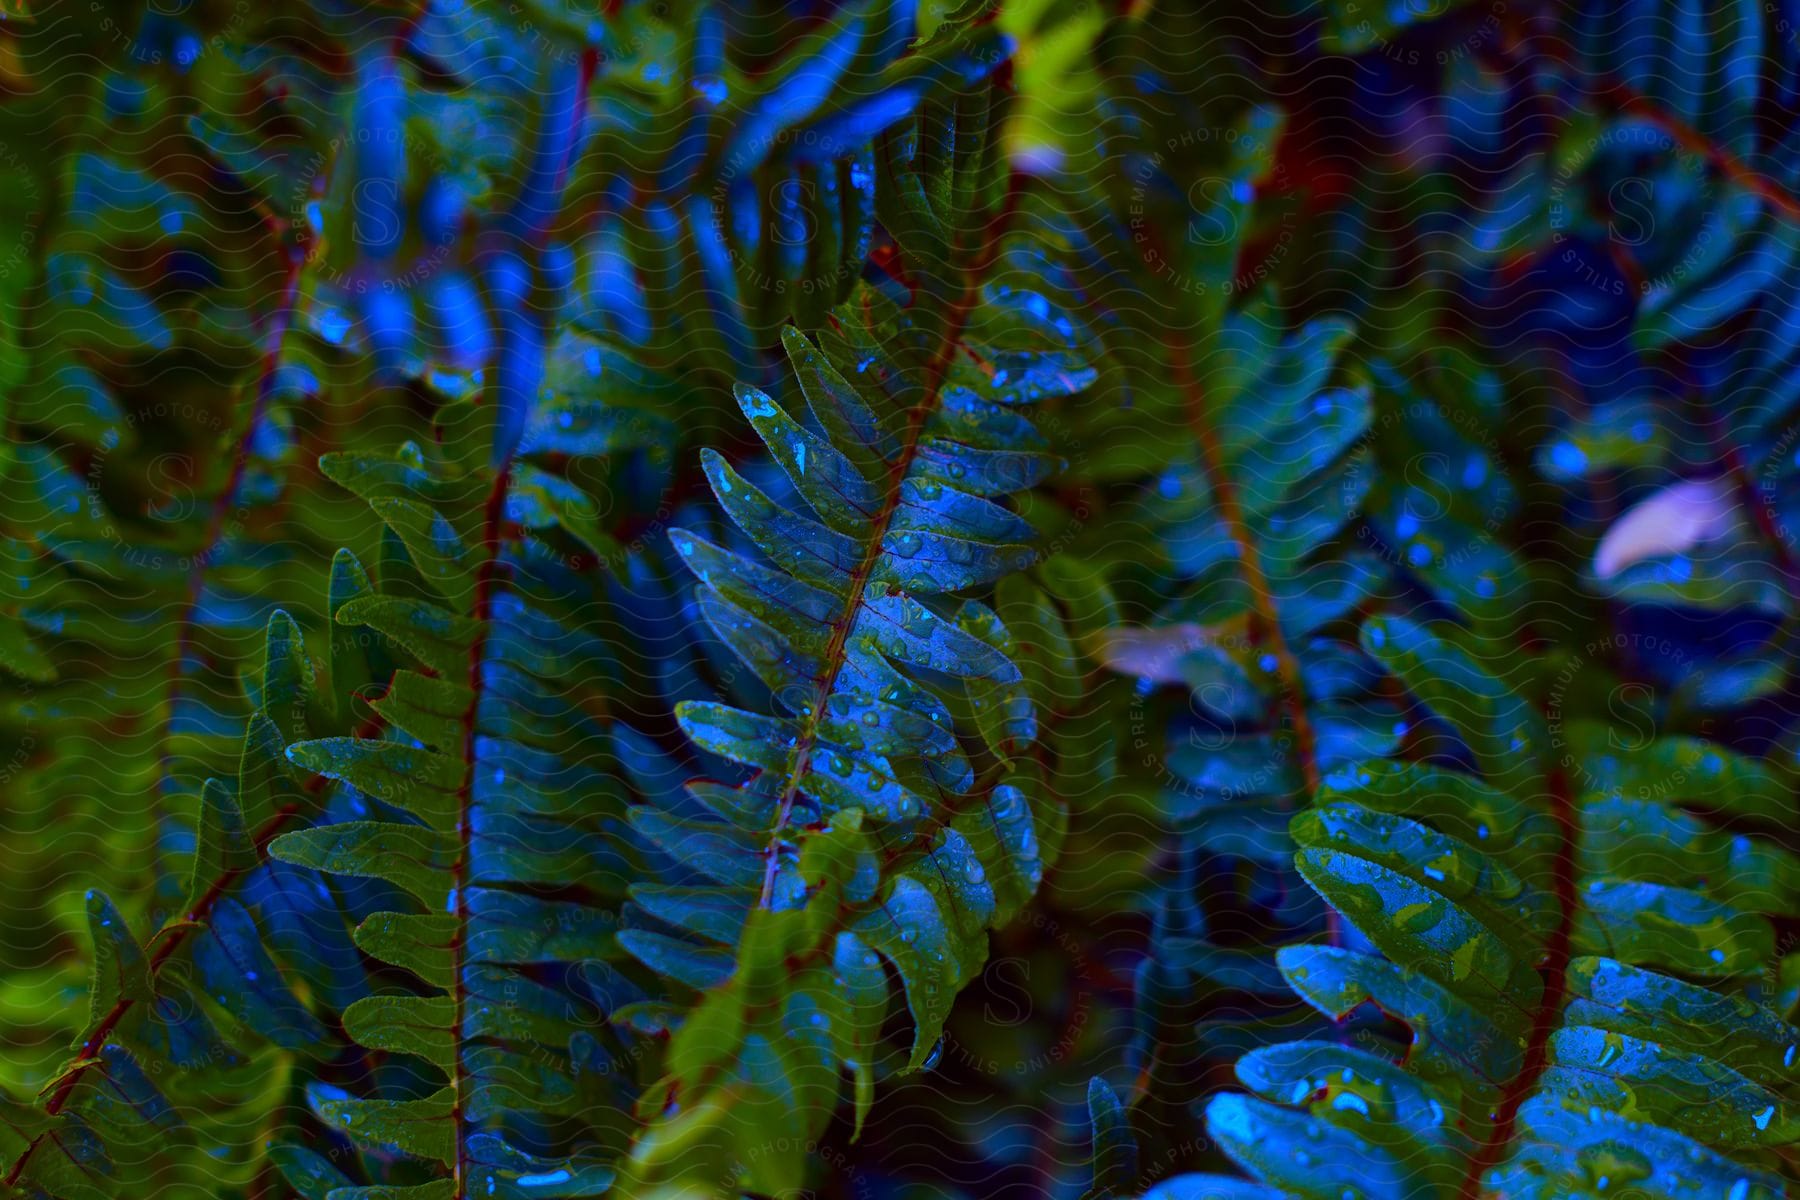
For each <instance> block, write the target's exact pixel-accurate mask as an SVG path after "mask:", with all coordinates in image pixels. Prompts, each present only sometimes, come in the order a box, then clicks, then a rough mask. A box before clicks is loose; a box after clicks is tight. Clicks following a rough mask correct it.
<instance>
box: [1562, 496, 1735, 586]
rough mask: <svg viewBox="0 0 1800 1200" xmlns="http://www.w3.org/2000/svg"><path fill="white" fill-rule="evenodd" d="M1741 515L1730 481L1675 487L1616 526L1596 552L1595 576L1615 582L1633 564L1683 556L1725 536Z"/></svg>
mask: <svg viewBox="0 0 1800 1200" xmlns="http://www.w3.org/2000/svg"><path fill="white" fill-rule="evenodd" d="M1736 512H1737V499H1736V496H1735V495H1734V494H1733V490H1732V486H1731V480H1729V479H1725V478H1718V479H1683V480H1681V481H1680V482H1679V483H1672V484H1670V485H1669V486H1668V487H1666V488H1664V489H1662V491H1660V492H1657V493H1656V494H1655V495H1654V496H1651V497H1650V498H1649V499H1647V500H1645V501H1644V502H1643V503H1641V504H1638V505H1636V506H1634V507H1633V508H1632V509H1631V511H1629V512H1627V513H1626V514H1625V515H1624V516H1622V517H1620V518H1619V519H1618V520H1617V521H1614V522H1613V525H1612V528H1611V529H1608V530H1607V531H1606V536H1605V537H1603V538H1601V539H1600V548H1599V549H1598V550H1596V551H1595V552H1594V574H1595V575H1596V576H1597V577H1598V578H1601V579H1611V578H1612V577H1613V576H1615V575H1617V574H1618V573H1619V572H1620V571H1623V570H1624V569H1625V568H1626V567H1629V566H1631V565H1632V564H1633V563H1640V562H1644V561H1645V560H1647V559H1652V558H1662V557H1663V556H1665V555H1670V554H1681V553H1683V552H1685V551H1688V550H1692V549H1693V548H1694V547H1695V546H1698V545H1700V544H1701V543H1703V542H1708V541H1711V540H1713V539H1714V538H1718V537H1722V536H1724V535H1725V534H1726V533H1727V532H1729V531H1730V529H1731V527H1732V523H1733V520H1734V518H1735V516H1736Z"/></svg>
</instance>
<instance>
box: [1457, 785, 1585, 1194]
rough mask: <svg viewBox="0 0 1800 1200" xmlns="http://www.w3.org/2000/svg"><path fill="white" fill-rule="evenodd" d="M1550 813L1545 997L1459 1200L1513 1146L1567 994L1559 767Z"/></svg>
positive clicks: (1569, 884)
mask: <svg viewBox="0 0 1800 1200" xmlns="http://www.w3.org/2000/svg"><path fill="white" fill-rule="evenodd" d="M1549 782H1550V812H1551V816H1552V817H1553V818H1554V819H1555V821H1556V828H1557V848H1556V861H1555V863H1554V864H1553V871H1554V875H1553V878H1552V890H1553V891H1554V893H1555V896H1556V907H1557V913H1558V916H1557V922H1556V928H1555V929H1553V930H1551V932H1550V937H1549V939H1548V941H1547V942H1546V943H1545V946H1544V964H1543V968H1542V970H1543V972H1544V975H1545V978H1544V996H1543V999H1542V1001H1540V1002H1539V1004H1538V1007H1537V1011H1536V1012H1534V1013H1533V1014H1532V1019H1531V1034H1530V1037H1529V1039H1528V1040H1527V1042H1526V1044H1525V1060H1524V1065H1523V1066H1522V1067H1521V1068H1520V1069H1519V1073H1518V1074H1517V1075H1515V1076H1513V1078H1512V1080H1511V1082H1509V1083H1508V1084H1507V1085H1506V1090H1505V1091H1504V1092H1503V1093H1502V1094H1501V1097H1500V1104H1499V1106H1498V1107H1497V1108H1496V1109H1495V1110H1494V1124H1493V1128H1492V1129H1490V1130H1489V1131H1488V1136H1487V1140H1486V1141H1484V1142H1483V1143H1482V1145H1481V1147H1480V1149H1478V1150H1477V1151H1476V1152H1475V1156H1474V1158H1473V1159H1471V1160H1470V1162H1469V1172H1468V1174H1467V1175H1466V1176H1464V1177H1463V1183H1462V1187H1461V1189H1460V1190H1459V1192H1458V1196H1459V1198H1460V1200H1475V1197H1477V1196H1479V1195H1480V1193H1481V1177H1482V1176H1483V1175H1484V1174H1486V1173H1487V1172H1488V1171H1489V1170H1490V1169H1491V1168H1493V1167H1494V1166H1495V1165H1497V1164H1498V1163H1499V1161H1500V1156H1501V1155H1502V1154H1503V1153H1505V1151H1506V1148H1507V1146H1509V1145H1510V1144H1511V1143H1512V1139H1513V1129H1514V1127H1515V1126H1516V1124H1517V1123H1518V1116H1519V1106H1520V1105H1521V1104H1523V1103H1524V1102H1525V1101H1526V1100H1527V1099H1528V1098H1529V1097H1530V1096H1531V1094H1532V1092H1534V1091H1536V1090H1537V1085H1538V1080H1539V1079H1540V1078H1542V1077H1543V1074H1544V1068H1545V1067H1546V1066H1548V1065H1549V1057H1550V1055H1549V1048H1550V1035H1551V1034H1552V1033H1554V1032H1555V1031H1556V1028H1557V1025H1558V1023H1559V1022H1560V1021H1561V1018H1562V1010H1563V1001H1564V999H1565V997H1566V995H1567V992H1568V969H1569V945H1570V939H1571V936H1572V934H1573V932H1574V919H1575V905H1576V903H1577V899H1576V895H1575V805H1574V801H1573V799H1572V798H1571V796H1570V792H1569V781H1568V777H1567V776H1566V775H1565V774H1564V773H1563V771H1562V770H1561V768H1558V769H1557V770H1555V771H1553V772H1552V773H1551V775H1550V780H1549Z"/></svg>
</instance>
